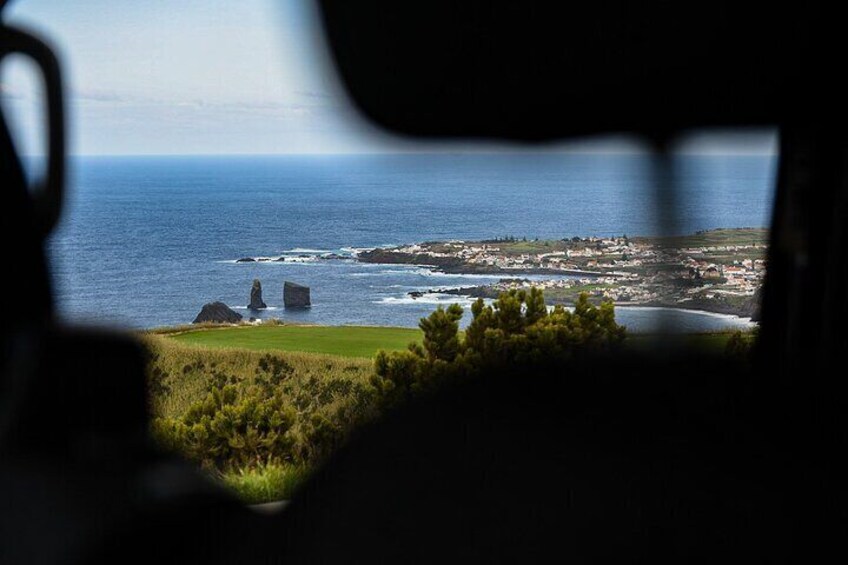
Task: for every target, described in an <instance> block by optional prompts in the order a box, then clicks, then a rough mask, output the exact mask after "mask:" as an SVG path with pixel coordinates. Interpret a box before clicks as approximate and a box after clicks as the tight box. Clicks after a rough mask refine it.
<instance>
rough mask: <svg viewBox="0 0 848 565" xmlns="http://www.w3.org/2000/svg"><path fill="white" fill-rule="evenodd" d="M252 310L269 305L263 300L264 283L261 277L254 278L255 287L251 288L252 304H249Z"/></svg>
mask: <svg viewBox="0 0 848 565" xmlns="http://www.w3.org/2000/svg"><path fill="white" fill-rule="evenodd" d="M247 307H248V308H250V309H251V310H261V309H262V308H267V307H268V305H267V304H265V303H264V302H262V283H261V282H259V279H253V287H252V288H251V289H250V304H248V305H247Z"/></svg>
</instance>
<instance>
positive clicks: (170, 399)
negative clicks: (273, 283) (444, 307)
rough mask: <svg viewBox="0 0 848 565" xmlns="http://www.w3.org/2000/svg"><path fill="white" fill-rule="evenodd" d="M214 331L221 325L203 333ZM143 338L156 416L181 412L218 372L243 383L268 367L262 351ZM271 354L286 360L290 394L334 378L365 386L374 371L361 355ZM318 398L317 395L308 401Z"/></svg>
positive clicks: (200, 395) (253, 380) (251, 382)
mask: <svg viewBox="0 0 848 565" xmlns="http://www.w3.org/2000/svg"><path fill="white" fill-rule="evenodd" d="M251 329H253V328H251ZM256 329H258V328H256ZM218 331H221V330H209V331H208V332H206V333H215V332H218ZM143 341H144V343H145V344H146V345H147V347H148V348H149V350H150V352H151V363H150V367H149V378H150V379H151V381H152V383H151V384H152V386H151V388H152V394H153V406H154V412H155V415H156V416H162V417H166V418H173V417H179V416H182V415H183V414H185V413H186V411H187V410H188V408H189V406H191V404H192V403H194V402H198V401H200V400H203V399H204V398H206V395H207V394H208V393H209V391H210V389H211V388H212V387H213V386H216V385H218V384H219V381H220V380H221V378H222V377H226V381H227V382H228V383H232V384H234V385H236V386H238V387H240V388H246V387H249V386H251V385H254V384H256V382H257V379H258V378H261V377H262V376H263V375H264V374H265V373H267V372H268V371H269V369H267V368H265V367H266V366H267V360H268V359H269V357H271V356H270V355H269V354H268V353H264V352H261V351H251V350H250V349H246V348H235V347H229V348H224V347H204V346H197V345H194V344H183V343H180V342H179V341H177V340H175V339H173V338H171V337H165V336H157V335H148V336H145V337H144V338H143ZM273 357H274V358H275V359H281V360H282V361H284V362H285V366H286V372H287V378H286V380H285V385H286V388H287V389H289V390H291V391H292V393H293V394H295V395H298V394H299V393H301V391H306V390H309V389H315V388H316V387H317V388H320V387H321V386H322V385H323V384H326V383H333V382H337V381H342V382H345V383H348V385H347V387H350V386H354V387H358V386H361V387H365V386H367V385H368V379H369V378H370V377H371V375H372V373H373V366H372V362H371V360H370V359H366V358H351V357H341V356H338V355H322V354H314V353H302V352H287V353H285V354H284V355H280V354H277V355H273ZM263 360H265V361H263ZM270 370H273V369H270ZM347 387H345V388H347ZM318 400H321V399H315V402H312V403H311V404H315V403H317V402H318Z"/></svg>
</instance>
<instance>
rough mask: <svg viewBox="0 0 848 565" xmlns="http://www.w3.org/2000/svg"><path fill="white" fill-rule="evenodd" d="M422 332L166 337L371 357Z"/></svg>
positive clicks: (257, 329)
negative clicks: (380, 350) (378, 351)
mask: <svg viewBox="0 0 848 565" xmlns="http://www.w3.org/2000/svg"><path fill="white" fill-rule="evenodd" d="M421 337H422V333H421V331H420V330H418V329H411V328H384V327H368V326H274V325H267V326H236V327H225V328H202V329H197V330H187V331H185V332H180V333H173V334H169V336H168V338H169V339H171V340H173V341H176V342H178V343H182V344H184V345H200V346H204V347H210V348H222V347H226V348H241V349H249V350H253V351H263V350H265V351H268V350H271V351H301V352H308V353H324V354H329V355H341V356H343V357H364V358H371V357H374V355H375V354H376V353H377V350H378V349H385V350H388V351H391V350H401V349H406V346H407V345H408V344H409V342H411V341H420V340H421Z"/></svg>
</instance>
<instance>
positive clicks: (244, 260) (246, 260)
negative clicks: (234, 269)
mask: <svg viewBox="0 0 848 565" xmlns="http://www.w3.org/2000/svg"><path fill="white" fill-rule="evenodd" d="M255 262H256V259H254V258H253V257H242V258H241V259H236V263H255Z"/></svg>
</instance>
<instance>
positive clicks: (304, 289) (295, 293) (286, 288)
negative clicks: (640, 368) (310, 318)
mask: <svg viewBox="0 0 848 565" xmlns="http://www.w3.org/2000/svg"><path fill="white" fill-rule="evenodd" d="M283 304H284V305H285V307H286V308H308V307H309V306H312V302H311V301H310V299H309V287H308V286H303V285H301V284H297V283H293V282H289V281H286V282H285V284H284V285H283Z"/></svg>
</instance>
